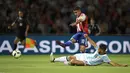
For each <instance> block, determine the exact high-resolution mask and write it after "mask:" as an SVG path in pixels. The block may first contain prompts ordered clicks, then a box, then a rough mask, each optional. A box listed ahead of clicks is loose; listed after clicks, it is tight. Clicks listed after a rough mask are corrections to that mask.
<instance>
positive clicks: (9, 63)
mask: <svg viewBox="0 0 130 73" xmlns="http://www.w3.org/2000/svg"><path fill="white" fill-rule="evenodd" d="M56 56H61V55H56ZM109 57H110V59H111V60H113V61H115V62H118V63H121V64H128V65H130V55H109ZM129 72H130V66H129V67H112V66H110V65H108V64H102V65H100V66H89V67H87V66H65V65H64V64H63V63H50V61H49V55H22V57H20V58H19V59H15V58H13V57H12V56H7V55H6V56H4V55H3V56H2V55H1V56H0V73H129Z"/></svg>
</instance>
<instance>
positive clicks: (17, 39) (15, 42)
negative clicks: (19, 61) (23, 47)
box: [13, 37, 20, 50]
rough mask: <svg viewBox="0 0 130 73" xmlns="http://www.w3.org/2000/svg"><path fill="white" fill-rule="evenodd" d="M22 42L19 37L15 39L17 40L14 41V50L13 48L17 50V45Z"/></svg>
mask: <svg viewBox="0 0 130 73" xmlns="http://www.w3.org/2000/svg"><path fill="white" fill-rule="evenodd" d="M19 41H20V39H19V38H18V37H16V38H15V40H14V48H13V50H16V48H17V43H18V42H19Z"/></svg>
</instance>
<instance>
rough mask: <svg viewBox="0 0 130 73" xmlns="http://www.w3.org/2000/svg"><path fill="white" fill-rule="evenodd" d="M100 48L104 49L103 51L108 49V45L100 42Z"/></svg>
mask: <svg viewBox="0 0 130 73" xmlns="http://www.w3.org/2000/svg"><path fill="white" fill-rule="evenodd" d="M99 48H100V49H102V50H103V51H106V49H107V45H105V44H100V46H99Z"/></svg>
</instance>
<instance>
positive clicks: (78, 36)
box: [71, 32, 88, 46]
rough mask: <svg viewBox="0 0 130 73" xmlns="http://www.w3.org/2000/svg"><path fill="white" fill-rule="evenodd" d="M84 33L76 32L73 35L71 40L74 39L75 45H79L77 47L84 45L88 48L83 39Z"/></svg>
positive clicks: (85, 40)
mask: <svg viewBox="0 0 130 73" xmlns="http://www.w3.org/2000/svg"><path fill="white" fill-rule="evenodd" d="M84 34H86V33H84V32H77V33H76V34H74V35H73V36H72V37H71V39H75V40H76V41H77V43H79V45H84V46H88V44H87V39H86V38H85V37H84Z"/></svg>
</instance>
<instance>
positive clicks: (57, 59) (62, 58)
mask: <svg viewBox="0 0 130 73" xmlns="http://www.w3.org/2000/svg"><path fill="white" fill-rule="evenodd" d="M54 61H55V62H65V61H67V59H66V56H63V57H59V58H55V60H54Z"/></svg>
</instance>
